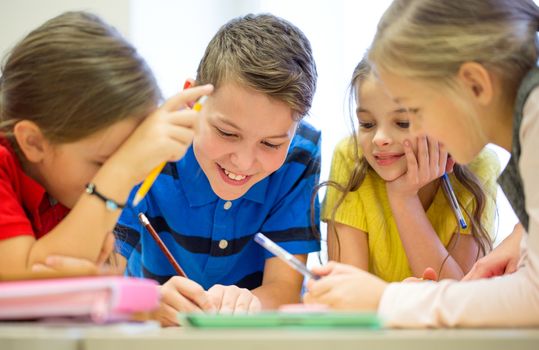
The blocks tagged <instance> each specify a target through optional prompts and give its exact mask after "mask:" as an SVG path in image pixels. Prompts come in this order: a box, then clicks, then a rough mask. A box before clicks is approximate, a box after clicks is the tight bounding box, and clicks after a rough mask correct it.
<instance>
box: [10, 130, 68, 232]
mask: <svg viewBox="0 0 539 350" xmlns="http://www.w3.org/2000/svg"><path fill="white" fill-rule="evenodd" d="M68 212H69V209H68V208H66V207H64V206H63V205H61V204H60V203H55V204H51V200H49V196H48V195H47V193H46V192H45V189H44V188H43V187H41V185H40V184H38V183H37V182H36V181H35V180H33V179H32V178H30V177H29V176H28V175H26V174H25V173H24V172H23V170H22V167H21V164H20V162H19V160H18V159H17V156H16V155H15V152H14V151H13V149H12V148H11V146H10V145H9V142H8V141H7V140H6V139H4V138H0V239H6V238H11V237H16V236H22V235H30V236H34V237H36V239H37V238H40V237H42V236H43V235H45V234H46V233H47V232H49V231H50V230H52V229H53V228H54V227H55V226H56V225H57V224H58V223H59V222H60V221H62V219H63V218H64V217H65V216H66V215H67V213H68Z"/></svg>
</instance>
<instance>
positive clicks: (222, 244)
mask: <svg viewBox="0 0 539 350" xmlns="http://www.w3.org/2000/svg"><path fill="white" fill-rule="evenodd" d="M226 247H228V242H227V241H226V239H222V240H220V241H219V248H221V249H226Z"/></svg>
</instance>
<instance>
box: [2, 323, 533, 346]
mask: <svg viewBox="0 0 539 350" xmlns="http://www.w3.org/2000/svg"><path fill="white" fill-rule="evenodd" d="M0 349H2V350H25V349H54V350H64V349H65V350H68V349H69V350H98V349H99V350H119V349H129V350H139V349H140V350H159V349H181V350H188V349H197V350H228V349H230V350H244V349H256V350H265V349H279V350H303V349H307V350H322V349H327V350H347V349H355V350H358V349H361V350H363V349H414V350H422V349H429V350H430V349H434V350H445V349H452V350H453V349H458V350H462V349H474V350H480V349H485V350H486V349H488V350H497V349H504V350H506V349H509V350H520V349H530V350H531V349H533V350H538V349H539V329H475V330H474V329H471V330H470V329H468V330H464V329H461V330H458V329H447V330H444V329H442V330H377V331H369V330H360V329H261V328H258V329H193V328H164V329H162V328H160V327H159V326H158V325H157V324H155V323H146V324H139V325H126V324H118V325H111V326H91V325H89V326H88V325H54V324H50V325H47V324H29V323H20V324H17V323H8V324H6V323H3V324H2V323H0Z"/></svg>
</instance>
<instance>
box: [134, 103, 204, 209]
mask: <svg viewBox="0 0 539 350" xmlns="http://www.w3.org/2000/svg"><path fill="white" fill-rule="evenodd" d="M206 98H207V96H202V97H201V98H200V99H199V100H198V101H197V102H196V103H195V105H194V106H193V110H195V111H197V112H200V110H201V109H202V104H203V103H204V101H206ZM166 164H167V163H166V162H163V163H161V164H159V165H158V166H157V167H155V168H154V169H153V170H152V171H151V172H150V174H148V176H147V177H146V179H144V182H143V183H142V185H141V186H140V187H139V189H138V191H137V193H136V194H135V199H133V205H134V206H135V205H137V204H139V203H140V201H141V200H142V199H143V198H144V196H145V195H146V193H148V191H149V190H150V187H152V185H153V183H154V182H155V179H157V177H158V176H159V174H160V173H161V170H163V168H164V167H165V165H166Z"/></svg>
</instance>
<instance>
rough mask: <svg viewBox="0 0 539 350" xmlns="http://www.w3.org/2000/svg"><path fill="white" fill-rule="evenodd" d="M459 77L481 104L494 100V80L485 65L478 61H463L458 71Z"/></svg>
mask: <svg viewBox="0 0 539 350" xmlns="http://www.w3.org/2000/svg"><path fill="white" fill-rule="evenodd" d="M457 79H458V80H459V81H460V83H461V84H462V85H463V86H464V87H465V88H467V90H468V92H470V94H471V95H472V96H474V97H475V98H476V100H477V102H479V103H480V104H481V105H487V104H489V103H490V102H491V101H492V99H493V93H494V92H493V80H492V76H491V75H490V73H489V71H488V70H487V69H486V68H485V67H484V66H483V65H481V64H479V63H477V62H465V63H463V64H462V65H461V66H460V68H459V71H458V73H457Z"/></svg>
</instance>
